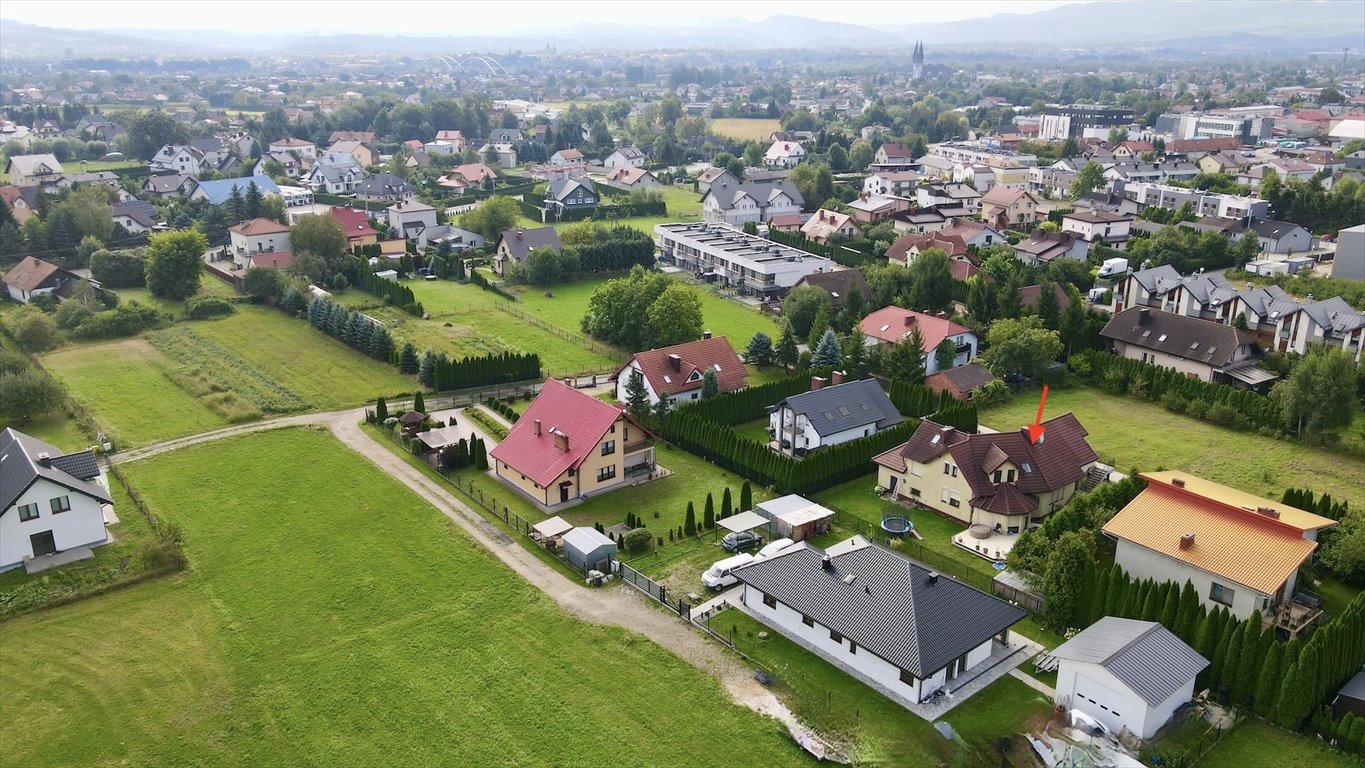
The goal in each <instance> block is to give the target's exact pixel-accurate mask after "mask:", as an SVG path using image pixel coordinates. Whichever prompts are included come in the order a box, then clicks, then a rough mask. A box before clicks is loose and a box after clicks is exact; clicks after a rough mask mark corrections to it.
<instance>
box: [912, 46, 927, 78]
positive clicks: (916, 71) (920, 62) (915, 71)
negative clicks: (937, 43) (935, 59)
mask: <svg viewBox="0 0 1365 768" xmlns="http://www.w3.org/2000/svg"><path fill="white" fill-rule="evenodd" d="M910 61H911V62H913V64H914V66H912V67H911V69H910V78H911V79H912V80H919V79H920V78H922V77H924V42H923V41H920V42H917V43H915V53H914V55H913V56H911V57H910Z"/></svg>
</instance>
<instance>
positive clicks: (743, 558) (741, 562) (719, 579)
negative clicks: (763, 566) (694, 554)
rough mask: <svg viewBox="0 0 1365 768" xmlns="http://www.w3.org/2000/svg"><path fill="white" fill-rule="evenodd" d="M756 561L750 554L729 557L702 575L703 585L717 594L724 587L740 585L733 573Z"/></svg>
mask: <svg viewBox="0 0 1365 768" xmlns="http://www.w3.org/2000/svg"><path fill="white" fill-rule="evenodd" d="M755 559H757V558H755V557H754V556H753V555H751V554H749V553H748V552H744V553H742V554H738V555H735V556H734V557H727V558H725V559H724V560H721V561H720V562H718V563H716V564H715V565H713V566H711V567H710V568H708V569H706V573H703V574H702V575H701V583H703V584H705V585H706V586H707V587H710V588H711V589H714V590H716V591H717V592H719V591H720V590H721V589H722V588H723V587H728V586H730V585H731V584H738V583H739V579H737V578H735V577H734V576H733V575H731V571H734V570H735V569H736V568H741V567H743V566H746V565H748V564H749V563H752V562H753V561H754V560H755Z"/></svg>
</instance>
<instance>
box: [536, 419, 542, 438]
mask: <svg viewBox="0 0 1365 768" xmlns="http://www.w3.org/2000/svg"><path fill="white" fill-rule="evenodd" d="M535 425H536V437H540V434H541V432H540V419H536V421H535Z"/></svg>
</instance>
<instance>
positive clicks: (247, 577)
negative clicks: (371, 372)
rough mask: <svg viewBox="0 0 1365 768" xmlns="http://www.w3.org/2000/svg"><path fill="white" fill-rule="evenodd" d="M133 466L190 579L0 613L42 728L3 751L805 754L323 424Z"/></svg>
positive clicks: (259, 757) (206, 756)
mask: <svg viewBox="0 0 1365 768" xmlns="http://www.w3.org/2000/svg"><path fill="white" fill-rule="evenodd" d="M301 456H307V457H309V461H308V471H307V472H300V471H298V458H299V457H301ZM128 471H129V473H130V475H131V476H132V479H133V482H134V483H135V484H136V485H137V486H138V488H139V490H141V491H142V493H143V494H144V496H145V497H146V498H147V500H148V502H149V503H150V504H152V505H153V506H154V507H155V508H156V509H158V510H159V511H160V512H161V514H163V515H164V516H165V517H167V518H168V519H170V520H171V521H173V522H175V523H177V524H178V525H180V526H181V528H182V530H183V531H184V536H185V542H186V551H187V554H188V555H189V557H190V560H191V563H192V569H191V571H190V572H188V574H187V575H185V576H183V577H178V578H174V579H167V580H162V581H158V582H156V583H154V584H151V585H147V586H144V587H138V588H134V589H129V590H123V591H120V592H118V593H115V594H112V595H109V596H105V597H99V598H93V599H90V600H86V601H83V602H81V603H78V604H75V605H72V606H68V607H64V608H59V609H55V610H52V611H47V612H43V613H40V614H35V615H31V616H24V617H20V618H18V619H15V620H12V621H9V622H6V623H4V624H0V658H7V659H11V660H13V659H16V658H22V662H21V663H9V664H3V665H0V687H2V688H3V690H4V691H5V692H6V701H7V703H8V704H9V706H11V707H14V708H15V709H16V711H23V712H24V713H25V721H26V723H27V725H28V726H29V727H30V728H31V730H28V731H27V734H28V735H27V736H26V737H25V738H24V739H23V740H11V741H10V742H9V743H8V744H7V748H6V756H5V761H6V762H7V763H8V764H13V765H24V766H44V765H71V764H81V765H95V766H103V765H116V764H117V765H146V766H155V765H175V766H179V765H262V766H272V765H282V766H283V765H328V766H347V765H355V766H370V765H413V766H420V765H456V764H458V765H493V764H499V765H508V764H513V765H547V764H556V765H587V764H601V763H602V762H603V761H604V760H605V761H607V762H610V763H614V764H621V765H679V766H682V765H713V764H714V762H715V756H716V755H725V756H726V757H727V759H728V761H729V762H732V763H735V764H737V765H753V766H769V765H797V764H804V759H803V758H802V757H801V756H800V755H799V753H798V750H797V748H796V747H795V746H794V744H793V743H792V742H791V740H790V739H789V737H787V736H786V734H785V732H784V730H783V728H782V727H781V726H780V725H779V724H778V723H776V722H775V721H772V720H768V719H765V718H762V717H760V716H759V715H757V714H754V713H753V712H750V711H749V710H747V709H741V708H739V707H737V706H734V705H732V704H730V703H729V700H728V698H727V697H726V695H725V694H724V693H723V692H722V691H721V689H720V687H719V686H718V684H717V683H716V682H715V681H714V680H713V679H712V678H710V677H709V676H708V675H706V674H705V673H703V672H700V671H698V670H696V669H694V668H692V667H690V666H688V665H687V664H686V663H684V662H683V661H681V660H680V659H678V658H677V657H675V656H673V655H671V654H669V653H667V652H665V651H663V650H661V649H660V648H658V647H657V646H655V645H653V644H652V643H649V642H645V641H643V640H641V638H639V637H638V636H635V635H632V634H630V633H628V632H625V631H623V630H618V629H610V628H604V627H599V626H594V625H589V624H586V623H583V622H582V621H579V620H578V619H575V618H573V617H571V616H570V615H569V614H567V613H565V612H564V611H562V610H560V609H559V608H558V607H557V606H556V605H554V604H553V603H552V602H551V601H550V600H549V599H548V598H546V597H544V596H543V595H541V594H540V593H539V592H537V591H536V590H535V589H534V588H532V587H530V586H529V585H527V584H526V583H525V582H523V581H522V580H521V579H520V578H517V577H514V576H513V575H512V574H511V573H510V572H509V571H508V570H507V569H506V568H505V567H504V566H502V564H501V563H500V562H499V561H498V560H496V559H495V558H494V557H492V556H491V555H490V554H489V553H487V552H486V551H484V550H483V549H482V548H480V547H478V546H477V545H475V544H474V543H473V542H472V541H470V540H469V539H468V538H467V537H466V536H465V535H463V534H462V533H461V532H460V531H459V530H458V529H456V528H455V527H454V526H453V525H452V524H450V523H449V522H448V521H447V520H446V519H445V518H444V517H443V516H442V515H440V514H439V513H437V512H436V511H435V510H433V509H432V508H431V507H430V506H429V505H427V504H425V503H423V502H422V501H420V500H419V499H418V498H417V497H416V496H414V495H413V494H412V493H411V492H409V491H408V490H407V489H406V488H404V487H403V486H402V485H401V484H400V483H398V482H397V481H396V480H393V479H391V478H389V477H388V476H386V475H384V474H383V473H381V472H379V471H378V470H377V469H375V468H374V467H373V466H372V465H371V464H370V463H369V462H368V461H366V460H365V459H364V458H362V457H360V456H359V455H357V454H354V453H351V452H350V451H347V450H345V449H344V448H343V447H342V446H341V445H340V444H339V443H337V442H336V441H335V440H333V439H332V438H331V437H330V436H328V435H326V434H325V433H322V432H319V431H311V430H282V431H275V432H268V433H261V434H256V435H250V436H246V437H241V438H235V439H231V440H225V441H221V442H216V443H212V444H205V445H200V446H194V447H191V448H187V449H184V450H181V451H177V452H175V453H171V454H166V455H164V456H160V457H157V458H154V459H150V460H146V461H143V462H138V463H134V464H130V465H129V467H128ZM244 478H249V480H244ZM338 489H345V492H344V493H337V492H336V491H337V490H338ZM319 499H325V500H326V503H324V504H318V503H317V501H318V500H319ZM380 518H382V524H379V523H380ZM34 647H42V649H43V653H41V654H33V653H28V652H27V650H28V649H32V648H34ZM696 728H703V729H704V732H705V739H704V745H705V748H704V749H698V746H697V745H698V742H697V741H696V740H695V739H691V738H684V737H683V734H685V733H686V732H688V731H690V730H695V729H696Z"/></svg>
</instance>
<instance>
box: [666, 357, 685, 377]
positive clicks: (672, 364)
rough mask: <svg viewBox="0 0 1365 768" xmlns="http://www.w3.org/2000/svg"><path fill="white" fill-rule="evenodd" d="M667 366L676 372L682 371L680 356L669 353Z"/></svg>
mask: <svg viewBox="0 0 1365 768" xmlns="http://www.w3.org/2000/svg"><path fill="white" fill-rule="evenodd" d="M668 367H669V368H672V369H673V370H674V371H677V372H678V373H682V358H681V357H678V356H677V355H669V356H668Z"/></svg>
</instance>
